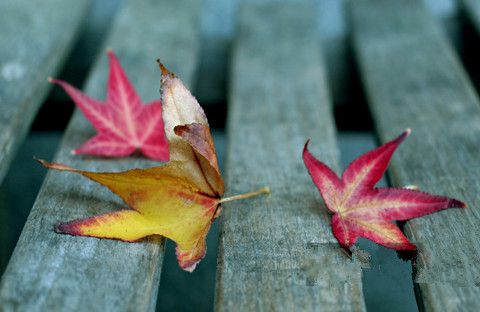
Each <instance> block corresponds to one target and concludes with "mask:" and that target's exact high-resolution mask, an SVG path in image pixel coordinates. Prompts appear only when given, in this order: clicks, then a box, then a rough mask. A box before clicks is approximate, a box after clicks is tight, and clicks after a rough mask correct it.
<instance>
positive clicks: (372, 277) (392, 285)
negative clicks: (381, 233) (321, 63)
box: [335, 38, 418, 312]
mask: <svg viewBox="0 0 480 312" xmlns="http://www.w3.org/2000/svg"><path fill="white" fill-rule="evenodd" d="M351 42H352V40H351V38H350V40H349V41H348V53H347V56H348V60H346V62H348V67H347V68H348V71H349V77H350V80H349V81H348V83H347V86H346V87H347V89H346V90H347V94H348V96H347V98H346V101H345V103H342V104H341V105H338V107H336V108H335V121H336V124H337V128H338V130H339V135H338V137H339V146H340V151H341V163H342V167H343V168H346V167H347V166H348V164H349V163H350V162H351V161H353V160H354V159H355V158H357V157H358V156H360V155H361V154H363V153H365V152H367V151H369V150H372V149H373V148H375V147H377V146H379V140H378V138H377V136H376V135H375V132H374V122H373V119H372V116H371V113H370V110H369V107H368V104H367V98H366V95H365V93H364V89H363V85H362V79H361V76H360V70H359V68H358V65H357V62H356V61H355V56H354V51H353V47H352V45H351ZM388 185H389V183H388V181H387V179H386V178H384V179H382V180H381V181H380V182H379V184H378V186H388ZM357 246H358V247H359V248H360V249H363V250H365V251H367V252H368V253H369V254H370V256H371V258H370V268H365V269H363V272H362V273H363V274H362V283H363V295H364V299H365V304H366V307H367V310H369V311H382V310H384V309H385V307H389V310H390V311H397V312H402V311H416V310H417V309H418V307H417V303H416V299H415V294H414V290H413V284H412V280H413V279H412V266H411V265H410V263H409V262H405V261H403V260H401V259H399V257H398V256H397V253H396V252H395V251H394V250H392V249H388V248H384V247H382V246H380V245H377V244H375V243H373V242H371V241H369V240H367V239H363V238H360V239H359V241H358V244H357Z"/></svg>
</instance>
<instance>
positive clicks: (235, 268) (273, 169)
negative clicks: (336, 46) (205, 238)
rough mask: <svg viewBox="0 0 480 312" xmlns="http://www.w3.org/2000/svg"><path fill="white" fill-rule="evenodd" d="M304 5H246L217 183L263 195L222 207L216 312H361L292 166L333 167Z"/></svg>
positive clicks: (320, 211) (354, 269)
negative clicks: (263, 190)
mask: <svg viewBox="0 0 480 312" xmlns="http://www.w3.org/2000/svg"><path fill="white" fill-rule="evenodd" d="M315 29H316V27H315V20H314V18H313V15H312V8H311V7H310V6H309V5H306V4H290V5H285V4H283V5H279V4H276V3H274V4H265V5H258V4H248V5H245V6H243V8H242V9H241V12H240V16H239V25H238V28H237V30H238V33H237V41H236V44H235V50H234V56H233V68H232V70H231V74H232V77H231V80H232V86H231V90H230V101H231V102H230V109H229V122H228V138H229V141H228V149H227V151H228V154H227V165H228V167H227V171H226V173H227V186H228V190H229V193H230V194H236V193H242V192H245V191H250V190H254V189H256V188H258V187H261V186H265V185H267V186H270V187H271V190H272V194H270V195H269V196H268V197H258V198H256V199H253V200H248V201H243V202H237V203H232V204H228V205H225V207H224V212H223V218H222V230H221V237H220V250H219V264H218V268H217V270H218V271H217V272H218V275H217V290H216V309H217V310H233V311H235V310H243V311H257V310H260V311H261V310H277V311H309V310H318V309H324V310H338V311H349V310H355V311H359V310H364V308H365V307H364V302H363V296H362V286H361V271H360V267H359V266H358V265H357V263H354V262H351V261H350V260H349V258H348V257H347V256H346V254H344V253H343V252H342V251H341V249H340V248H339V246H338V243H337V242H336V240H335V239H334V237H333V235H332V233H331V229H330V215H329V213H328V212H327V209H326V208H325V206H323V204H322V201H321V199H320V196H319V194H318V191H317V190H316V189H315V186H314V185H313V184H312V182H311V179H310V177H309V176H308V173H307V170H306V169H305V167H304V165H303V162H302V157H301V155H302V149H303V145H304V144H305V141H306V140H307V139H308V138H312V149H313V151H314V152H315V155H317V156H318V157H320V158H321V159H322V160H323V161H326V162H327V163H328V164H330V165H332V166H333V167H334V168H338V163H337V158H338V152H337V145H336V140H335V130H334V122H333V118H332V114H331V111H330V110H331V108H330V105H331V101H330V97H329V94H328V89H327V84H326V75H325V71H324V66H323V63H322V60H321V51H320V47H319V44H318V40H317V39H318V36H317V34H316V32H315Z"/></svg>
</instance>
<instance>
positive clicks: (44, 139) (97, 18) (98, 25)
mask: <svg viewBox="0 0 480 312" xmlns="http://www.w3.org/2000/svg"><path fill="white" fill-rule="evenodd" d="M120 3H121V1H117V0H96V1H94V3H93V4H92V6H91V8H90V11H89V13H88V14H87V16H86V18H85V21H84V23H85V24H84V27H83V29H82V30H81V34H80V36H79V38H78V41H77V42H76V43H75V44H74V46H73V48H72V50H71V52H70V55H69V56H68V59H67V61H66V63H65V65H64V67H63V68H62V70H61V72H60V74H59V75H58V76H57V77H59V78H61V79H63V80H66V81H68V82H70V83H71V84H73V85H74V86H76V87H78V88H81V87H82V85H83V84H84V82H85V79H86V77H87V74H88V71H89V70H90V68H91V66H92V64H93V61H94V60H95V57H96V55H97V53H98V48H99V47H101V46H102V41H103V39H104V37H105V34H106V33H107V31H108V29H109V26H110V23H111V21H112V17H113V16H114V13H115V11H116V9H117V7H118V6H119V4H120ZM45 79H47V77H45ZM73 107H74V106H73V103H72V102H71V100H70V99H69V98H68V97H67V96H66V95H65V93H64V92H63V91H61V90H60V89H59V88H52V91H51V92H50V94H49V95H48V97H47V99H46V101H45V102H44V104H43V106H42V108H41V109H40V111H39V113H38V114H37V116H36V118H35V121H34V122H33V125H32V127H31V129H30V132H29V134H28V136H27V138H26V139H25V141H24V142H23V144H22V145H21V147H20V148H19V151H18V153H17V155H16V156H15V158H14V159H13V162H12V164H11V166H10V168H9V171H8V172H7V175H6V176H5V179H4V181H3V183H2V185H1V186H0V205H1V207H0V229H1V230H0V274H1V273H3V271H4V269H5V267H6V265H7V264H8V260H9V259H10V256H11V254H12V252H13V249H14V248H15V245H16V243H17V240H18V237H19V236H20V233H21V231H22V228H23V225H24V224H25V221H26V219H27V217H28V215H29V213H30V210H31V208H32V206H33V203H34V202H35V198H36V197H37V194H38V191H39V190H40V187H41V185H42V182H43V179H44V177H45V174H46V170H45V169H44V168H42V167H41V166H39V165H38V164H37V163H36V162H34V161H33V160H32V156H34V155H35V156H38V157H39V158H44V159H52V158H53V156H54V154H55V151H56V150H57V146H58V144H59V143H60V141H61V138H62V135H63V130H64V129H65V127H66V125H67V124H68V121H69V120H70V116H71V113H72V111H73Z"/></svg>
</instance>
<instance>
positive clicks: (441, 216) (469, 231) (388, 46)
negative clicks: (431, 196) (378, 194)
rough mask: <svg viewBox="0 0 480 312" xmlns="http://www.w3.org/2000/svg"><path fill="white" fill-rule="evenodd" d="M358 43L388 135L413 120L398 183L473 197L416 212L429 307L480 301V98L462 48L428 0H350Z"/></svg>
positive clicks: (396, 172) (398, 164)
mask: <svg viewBox="0 0 480 312" xmlns="http://www.w3.org/2000/svg"><path fill="white" fill-rule="evenodd" d="M351 4H352V7H351V9H352V10H351V15H352V27H353V31H354V46H355V50H356V56H357V59H358V62H359V64H360V72H361V75H362V77H363V80H364V85H365V89H366V92H367V95H368V100H369V104H370V108H371V111H372V113H373V117H374V120H375V124H376V128H377V130H378V133H379V136H380V138H381V140H382V141H383V142H385V141H387V140H389V139H391V138H393V137H394V136H395V135H397V134H399V133H400V132H401V131H402V130H403V129H405V128H407V127H411V128H412V130H413V132H412V135H411V137H410V138H408V140H407V141H406V142H405V143H404V144H403V145H402V147H401V148H400V150H399V151H398V152H397V154H396V156H395V157H394V159H393V161H392V164H391V170H390V177H391V181H392V183H393V184H394V185H396V186H401V185H411V184H415V185H418V186H419V187H420V188H421V189H422V190H425V191H428V192H432V193H437V194H444V195H449V196H452V197H455V198H459V199H462V200H464V201H466V202H467V203H468V205H469V208H468V209H466V210H460V209H450V210H446V211H442V212H440V213H436V214H433V215H429V216H425V217H422V218H418V219H414V220H412V221H409V222H408V223H407V225H406V227H405V230H406V234H407V236H408V237H409V238H410V239H412V240H413V241H414V242H415V243H416V244H417V245H418V247H419V255H418V259H417V261H418V263H417V267H416V270H417V272H416V277H415V281H416V282H417V283H418V284H417V286H419V287H418V289H419V295H420V296H421V301H423V305H424V308H425V309H426V310H427V311H461V310H464V309H465V308H467V307H468V309H469V310H471V311H476V310H479V309H480V289H479V285H480V267H479V265H478V263H479V262H480V241H479V239H478V238H479V237H480V233H479V230H478V229H479V227H478V224H480V210H479V209H480V206H479V203H480V192H479V190H480V183H479V179H478V177H479V176H480V166H479V157H478V155H479V153H478V152H479V149H480V103H479V100H478V98H477V95H476V94H475V92H474V90H473V87H472V85H471V83H470V81H469V80H468V78H467V76H466V74H465V72H464V70H463V68H462V67H461V65H460V62H459V60H458V57H457V56H456V55H455V54H454V52H453V49H452V48H451V47H450V46H449V44H448V43H447V40H446V38H445V36H444V35H443V33H442V32H441V30H440V28H439V26H438V25H437V24H436V23H435V21H434V20H433V19H432V17H430V16H429V15H428V13H427V11H426V10H425V8H424V7H423V5H422V3H421V2H420V1H416V0H407V1H380V0H359V1H352V2H351Z"/></svg>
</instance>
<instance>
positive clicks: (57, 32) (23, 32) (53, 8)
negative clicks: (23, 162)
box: [0, 0, 90, 183]
mask: <svg viewBox="0 0 480 312" xmlns="http://www.w3.org/2000/svg"><path fill="white" fill-rule="evenodd" d="M89 3H90V1H89V0H80V1H77V0H66V1H64V0H45V1H31V0H3V1H0V47H1V49H0V183H1V182H2V180H3V178H4V177H5V174H6V172H7V169H8V167H9V166H10V162H11V161H12V159H13V157H14V156H15V153H16V151H17V149H18V147H19V145H20V144H21V143H22V141H23V139H24V138H25V136H26V134H27V131H28V129H29V128H30V124H31V122H32V121H33V118H34V117H35V115H36V113H37V110H38V108H39V107H40V105H41V104H42V102H43V100H44V98H45V96H46V95H47V94H48V91H49V90H50V84H49V83H48V82H47V78H46V77H48V76H52V75H55V74H56V73H57V72H58V71H59V70H60V68H61V66H62V64H63V62H64V60H65V58H66V56H67V55H68V54H69V52H70V48H71V46H72V44H73V43H74V42H75V39H76V37H77V34H78V32H79V29H80V28H81V25H82V19H83V17H84V16H85V14H86V12H87V9H88V7H89Z"/></svg>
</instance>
